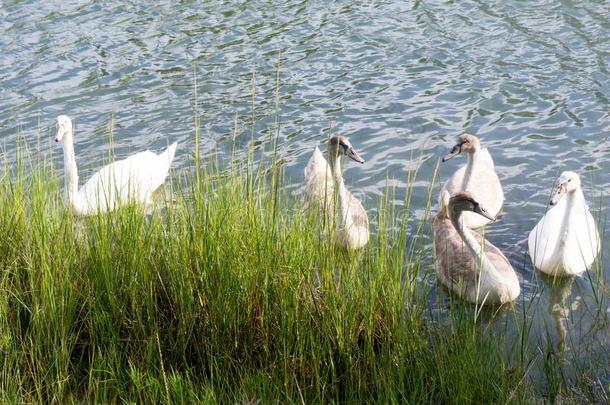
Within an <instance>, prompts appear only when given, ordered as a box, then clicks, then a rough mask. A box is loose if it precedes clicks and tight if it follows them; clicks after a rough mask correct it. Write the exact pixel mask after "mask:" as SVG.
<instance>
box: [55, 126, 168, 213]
mask: <svg viewBox="0 0 610 405" xmlns="http://www.w3.org/2000/svg"><path fill="white" fill-rule="evenodd" d="M55 142H63V149H64V170H65V176H66V190H65V191H66V199H67V200H68V202H69V203H70V204H71V205H72V207H73V209H74V211H75V212H76V213H77V214H79V215H91V214H95V213H98V212H108V211H112V210H114V209H116V208H118V207H119V206H121V205H125V204H130V203H136V204H149V203H150V196H151V194H152V193H153V191H155V190H156V189H157V188H159V186H161V184H163V182H164V181H165V178H166V177H167V174H168V172H169V168H170V165H171V163H172V160H173V159H174V154H175V153H176V146H177V142H174V143H173V144H171V145H170V146H169V147H168V148H167V149H166V150H165V151H164V152H163V153H161V154H159V155H157V154H156V153H153V152H150V151H148V150H147V151H144V152H140V153H136V154H135V155H132V156H129V157H128V158H126V159H124V160H119V161H117V162H113V163H110V164H108V165H106V166H104V167H102V168H101V169H100V170H99V171H98V172H97V173H95V174H94V175H93V176H91V178H90V179H89V180H88V181H87V182H86V183H85V184H84V185H83V186H82V187H81V188H80V190H79V188H78V171H77V169H76V158H75V155H74V130H73V126H72V120H71V119H70V118H69V117H67V116H65V115H60V116H59V117H57V135H56V137H55Z"/></svg>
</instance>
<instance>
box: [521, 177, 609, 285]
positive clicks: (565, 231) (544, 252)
mask: <svg viewBox="0 0 610 405" xmlns="http://www.w3.org/2000/svg"><path fill="white" fill-rule="evenodd" d="M551 205H552V206H553V207H551V209H550V210H549V211H548V212H547V213H546V214H545V215H544V216H543V217H542V219H541V220H540V221H539V222H538V224H536V226H535V227H534V229H532V231H531V232H530V234H529V238H528V248H529V254H530V258H531V259H532V263H534V266H536V268H538V269H539V270H541V271H542V272H544V273H547V274H550V275H554V276H570V275H575V274H581V273H584V272H585V271H586V270H587V269H588V268H589V267H590V266H591V264H592V263H593V261H594V260H595V257H596V256H597V254H598V252H599V248H600V241H599V234H598V232H597V226H596V225H595V221H594V220H593V216H592V215H591V213H590V212H589V208H588V207H587V204H586V202H585V196H584V194H583V193H582V189H581V188H580V177H579V176H578V174H576V173H574V172H570V171H567V172H563V173H562V174H561V176H559V179H558V180H557V187H556V191H555V192H554V194H553V197H552V199H551Z"/></svg>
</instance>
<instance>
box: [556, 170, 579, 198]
mask: <svg viewBox="0 0 610 405" xmlns="http://www.w3.org/2000/svg"><path fill="white" fill-rule="evenodd" d="M578 189H580V176H579V175H578V173H575V172H570V171H567V172H563V173H561V176H559V178H558V179H557V186H556V188H555V191H554V192H553V197H551V205H555V204H557V203H558V202H559V200H561V197H563V196H564V195H566V193H571V192H574V191H576V190H578Z"/></svg>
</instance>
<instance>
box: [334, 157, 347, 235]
mask: <svg viewBox="0 0 610 405" xmlns="http://www.w3.org/2000/svg"><path fill="white" fill-rule="evenodd" d="M330 164H331V166H332V169H333V179H334V182H335V187H334V189H335V190H336V192H337V194H338V199H339V206H340V208H341V211H340V213H341V224H342V225H343V226H344V227H346V228H349V227H350V226H351V224H352V218H351V216H350V215H349V192H348V191H347V188H346V187H345V182H344V181H343V172H342V170H341V156H337V157H335V158H331V160H330Z"/></svg>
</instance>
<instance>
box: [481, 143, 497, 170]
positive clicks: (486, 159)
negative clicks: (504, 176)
mask: <svg viewBox="0 0 610 405" xmlns="http://www.w3.org/2000/svg"><path fill="white" fill-rule="evenodd" d="M479 155H480V159H481V161H483V162H485V163H486V164H487V165H489V166H490V167H491V168H495V167H496V166H495V164H494V160H493V158H492V157H491V154H490V153H489V150H487V148H483V149H481V150H480V151H479Z"/></svg>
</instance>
